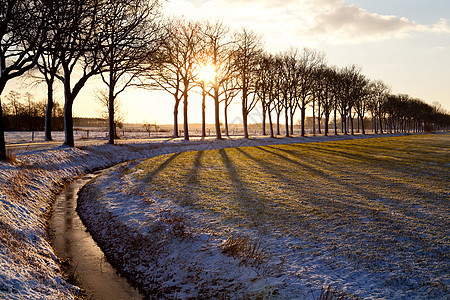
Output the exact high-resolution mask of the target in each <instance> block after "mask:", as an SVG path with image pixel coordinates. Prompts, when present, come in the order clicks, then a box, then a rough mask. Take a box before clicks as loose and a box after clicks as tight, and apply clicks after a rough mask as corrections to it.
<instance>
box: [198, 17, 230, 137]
mask: <svg viewBox="0 0 450 300" xmlns="http://www.w3.org/2000/svg"><path fill="white" fill-rule="evenodd" d="M203 35H204V37H205V41H204V42H205V49H204V50H205V54H206V57H207V58H208V60H210V62H211V64H212V66H213V68H214V78H213V81H212V82H211V84H212V90H211V91H210V92H208V94H209V95H210V96H211V97H212V98H213V99H214V123H215V127H216V138H217V139H221V138H222V136H221V129H220V115H219V114H220V108H219V104H220V102H222V101H225V127H226V128H225V131H226V135H227V136H228V121H227V120H228V116H227V108H228V105H229V103H230V102H231V100H232V99H233V98H234V96H233V91H232V86H233V84H232V83H233V82H234V81H233V78H232V77H233V76H234V75H233V73H234V72H235V69H234V68H233V66H234V65H233V64H231V63H230V62H231V56H232V55H233V50H234V49H233V47H234V45H235V42H234V41H233V40H232V39H231V37H230V35H229V28H228V27H227V26H224V25H223V23H222V22H216V23H211V22H207V23H206V26H205V27H204V30H203ZM211 92H212V94H211ZM221 96H225V99H222V100H221V99H220V97H221Z"/></svg>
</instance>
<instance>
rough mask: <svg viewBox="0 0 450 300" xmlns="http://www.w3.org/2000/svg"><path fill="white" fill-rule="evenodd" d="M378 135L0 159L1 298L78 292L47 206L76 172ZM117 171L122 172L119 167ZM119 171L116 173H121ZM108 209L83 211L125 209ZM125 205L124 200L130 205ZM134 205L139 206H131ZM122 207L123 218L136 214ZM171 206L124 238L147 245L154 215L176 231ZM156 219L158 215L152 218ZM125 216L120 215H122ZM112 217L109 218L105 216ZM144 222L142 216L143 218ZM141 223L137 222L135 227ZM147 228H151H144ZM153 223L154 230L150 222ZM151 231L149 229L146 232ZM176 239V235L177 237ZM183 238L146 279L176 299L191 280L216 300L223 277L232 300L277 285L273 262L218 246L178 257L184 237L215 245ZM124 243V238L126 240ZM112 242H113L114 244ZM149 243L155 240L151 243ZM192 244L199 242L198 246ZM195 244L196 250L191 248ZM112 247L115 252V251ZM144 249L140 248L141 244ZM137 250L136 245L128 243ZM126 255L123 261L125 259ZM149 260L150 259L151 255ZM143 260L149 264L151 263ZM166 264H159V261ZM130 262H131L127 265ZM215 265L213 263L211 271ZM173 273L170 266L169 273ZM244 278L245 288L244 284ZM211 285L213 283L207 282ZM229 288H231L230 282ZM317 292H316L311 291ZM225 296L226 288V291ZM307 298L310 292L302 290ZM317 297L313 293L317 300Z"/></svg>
mask: <svg viewBox="0 0 450 300" xmlns="http://www.w3.org/2000/svg"><path fill="white" fill-rule="evenodd" d="M367 137H376V135H368V136H330V137H308V138H301V137H295V138H281V139H270V138H256V139H253V140H244V139H230V140H221V141H215V140H206V141H190V142H185V141H181V140H165V141H164V142H157V141H153V142H151V143H148V142H146V143H128V144H122V145H119V146H111V145H106V144H105V145H93V146H85V147H82V149H79V148H67V147H56V148H52V149H48V150H38V151H29V152H23V153H18V154H17V156H16V159H17V162H15V163H12V164H11V163H5V162H0V295H1V297H2V298H11V299H23V298H32V299H44V298H45V299H72V298H74V297H76V294H77V292H78V288H77V287H74V286H72V285H70V284H68V283H67V282H66V281H65V279H64V278H63V275H62V274H61V271H60V268H59V267H58V258H57V257H56V256H55V254H54V251H53V250H52V248H51V246H50V245H49V243H48V237H47V232H46V226H47V220H48V216H49V213H50V212H51V205H52V202H53V199H54V196H55V194H56V193H58V191H60V190H61V189H62V188H63V186H64V185H65V184H66V183H67V182H69V181H72V180H74V179H75V178H77V177H79V176H80V175H82V174H85V173H88V172H91V171H93V170H95V169H102V168H107V167H110V166H114V165H117V164H119V163H121V162H125V161H129V160H133V159H139V158H146V157H153V156H157V155H161V154H166V153H175V152H182V151H194V150H208V149H219V148H227V147H240V146H257V145H271V144H287V143H302V142H315V141H325V140H337V139H350V138H352V139H355V138H367ZM119 168H120V167H119ZM119 173H120V172H119ZM140 196H141V195H132V197H140ZM106 204H108V205H112V206H113V207H109V208H108V209H106V208H105V209H100V210H99V206H92V207H88V208H87V209H88V213H89V214H96V215H97V216H98V218H97V220H100V221H102V220H103V221H104V220H105V218H106V217H107V214H109V213H110V212H111V211H112V210H115V213H118V214H120V215H121V214H122V212H124V207H121V206H120V205H123V204H120V203H119V204H117V206H114V205H113V204H112V202H107V203H106ZM129 204H130V203H127V205H129ZM135 205H137V206H139V205H142V204H139V202H137V203H136V204H135ZM136 208H137V210H131V209H130V208H129V207H127V208H126V211H127V213H132V212H138V211H139V209H138V208H139V207H136ZM163 208H166V210H165V211H166V213H165V214H162V215H161V209H163ZM177 209H178V208H177V207H173V206H172V204H171V203H170V202H165V203H162V207H160V208H159V209H158V212H151V211H150V212H148V214H149V215H136V216H133V217H136V220H137V222H136V223H134V224H132V225H129V224H127V226H128V227H127V228H131V229H132V230H129V231H128V232H127V234H128V235H129V238H133V237H134V238H135V243H136V244H139V242H142V243H148V240H145V239H140V235H141V230H143V231H142V232H146V230H147V231H148V230H149V227H147V225H148V224H149V223H148V222H147V223H146V222H145V221H144V219H145V218H157V219H159V220H160V221H161V222H162V224H161V226H163V227H164V226H166V227H167V225H170V226H172V227H170V226H169V227H167V228H168V229H167V230H172V231H173V229H174V228H173V227H174V226H175V229H176V230H181V229H180V228H178V229H177V227H176V226H177V224H178V225H179V223H177V215H176V211H177ZM158 214H159V215H158ZM125 216H127V215H126V214H124V217H125ZM109 217H111V216H109ZM142 218H144V219H142ZM110 220H112V221H111V222H110V224H109V225H108V226H112V227H113V228H116V229H117V230H118V232H124V229H123V228H120V226H123V223H122V222H121V221H120V219H119V220H114V218H112V219H111V218H110ZM141 221H142V222H141ZM149 226H150V225H149ZM151 226H154V225H151ZM150 229H151V228H150ZM96 234H97V235H98V236H101V235H105V232H102V231H99V232H96V233H93V235H94V237H95V235H96ZM160 234H169V232H164V230H163V231H160ZM180 234H181V233H180ZM183 234H186V238H185V239H184V240H183V241H182V242H181V243H180V242H178V240H177V239H174V240H173V241H171V242H170V243H167V244H165V245H163V247H161V248H160V250H161V251H165V253H166V254H167V253H170V255H169V256H167V255H163V257H164V258H165V259H166V261H165V262H167V259H169V260H172V261H179V260H180V261H181V262H183V263H181V264H179V263H178V264H173V263H172V264H168V265H167V268H164V265H162V266H161V270H165V272H162V273H160V274H156V275H154V276H155V277H154V278H146V279H145V280H148V281H152V280H153V281H156V280H158V279H159V280H160V279H164V280H166V279H167V280H172V283H170V281H168V284H167V288H168V289H171V288H173V286H174V283H176V284H178V283H180V284H182V286H180V287H179V288H178V290H176V294H177V293H179V294H177V295H179V296H180V297H182V296H183V295H188V294H189V293H190V289H192V282H193V281H195V280H200V281H202V280H204V281H205V286H204V287H205V293H207V292H211V294H215V295H220V294H221V291H222V289H226V288H227V283H226V280H229V279H230V278H237V280H238V281H240V282H242V283H243V286H241V287H242V289H240V288H239V286H238V285H236V286H235V287H236V288H237V289H236V296H240V295H241V296H242V295H244V294H242V293H247V295H254V296H258V293H262V294H264V295H270V293H271V292H272V291H273V290H274V289H276V288H277V285H281V281H279V280H278V279H277V278H276V276H278V275H277V274H276V264H275V265H272V266H271V267H270V268H266V269H265V270H261V269H259V268H258V267H248V266H245V265H242V264H240V263H239V261H238V260H237V261H236V260H233V259H231V258H229V257H228V256H224V255H223V254H222V253H219V252H218V251H216V250H215V249H217V247H214V246H217V245H214V244H211V245H209V247H206V248H204V249H197V250H201V251H197V252H195V253H194V252H192V253H190V254H189V255H185V254H183V253H182V252H181V251H182V250H183V248H184V249H189V251H191V250H192V248H190V247H192V243H191V242H189V240H190V239H199V240H201V241H203V242H206V241H207V240H210V241H211V242H212V243H219V242H223V241H218V240H215V241H214V239H210V237H209V236H207V235H205V234H204V233H196V232H185V233H183ZM107 235H108V236H110V242H111V243H112V244H114V243H119V241H120V239H121V238H123V237H120V236H114V235H113V234H111V232H108V234H107ZM125 238H128V237H125ZM116 239H117V240H116ZM151 242H155V241H154V240H152V241H151ZM129 244H131V243H129ZM129 244H128V245H123V244H122V243H120V244H119V245H123V247H124V249H123V251H124V252H122V254H123V257H122V259H127V258H129V260H130V261H131V260H133V259H137V258H133V257H129V255H130V254H129V253H128V254H127V253H126V250H127V247H131V248H132V246H133V245H129ZM145 245H147V246H149V251H150V250H152V249H154V247H157V246H158V245H157V244H156V243H153V244H152V243H151V244H150V245H149V244H145ZM196 245H197V246H198V245H200V244H196ZM196 245H194V247H195V246H196ZM117 246H118V245H116V248H115V250H117ZM140 246H142V245H140ZM134 247H136V245H134ZM201 252H208V253H209V254H208V257H209V258H210V259H209V260H208V261H202V267H201V268H199V267H198V266H197V264H198V263H199V260H195V259H200V258H204V257H205V256H204V255H203V256H195V255H197V254H198V253H201ZM127 255H128V256H127ZM152 259H156V262H158V261H157V257H156V258H155V257H154V256H153V257H152ZM218 261H219V262H220V263H223V264H222V265H220V267H221V269H222V270H223V271H224V272H226V273H227V274H228V275H227V276H222V275H220V274H218V273H216V271H215V270H214V269H213V267H214V266H216V263H217V262H218ZM148 262H155V260H153V261H152V260H149V261H148ZM165 262H164V261H160V262H158V263H161V264H164V263H165ZM134 266H136V264H131V263H130V268H131V267H133V268H134ZM216 267H217V266H216ZM171 268H172V269H171ZM144 269H145V266H144V265H141V270H139V269H133V270H127V269H125V272H127V271H130V272H141V274H142V275H146V273H145V270H144ZM179 270H190V271H189V272H187V273H186V274H197V276H198V277H197V278H182V276H179V277H176V278H173V277H171V274H173V273H174V272H175V271H179ZM192 270H197V271H198V272H197V271H196V272H192ZM263 271H264V272H265V276H260V275H261V274H260V273H259V272H263ZM248 280H250V283H247V282H248ZM212 282H215V284H212ZM230 285H231V284H230ZM314 288H315V287H314ZM227 292H229V291H227ZM304 293H305V294H308V293H309V291H304ZM316 296H317V295H316Z"/></svg>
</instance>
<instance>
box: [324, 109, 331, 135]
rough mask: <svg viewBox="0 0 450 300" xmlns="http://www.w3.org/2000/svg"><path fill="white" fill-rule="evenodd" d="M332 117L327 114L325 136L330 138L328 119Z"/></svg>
mask: <svg viewBox="0 0 450 300" xmlns="http://www.w3.org/2000/svg"><path fill="white" fill-rule="evenodd" d="M329 117H330V115H329V114H328V113H325V136H328V119H329Z"/></svg>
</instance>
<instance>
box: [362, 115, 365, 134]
mask: <svg viewBox="0 0 450 300" xmlns="http://www.w3.org/2000/svg"><path fill="white" fill-rule="evenodd" d="M361 132H362V134H366V129H365V128H364V115H361Z"/></svg>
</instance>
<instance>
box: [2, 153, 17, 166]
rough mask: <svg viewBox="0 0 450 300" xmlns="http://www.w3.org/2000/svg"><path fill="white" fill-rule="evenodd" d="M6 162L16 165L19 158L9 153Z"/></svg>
mask: <svg viewBox="0 0 450 300" xmlns="http://www.w3.org/2000/svg"><path fill="white" fill-rule="evenodd" d="M5 162H7V163H10V164H16V163H17V162H18V161H17V157H16V156H15V155H14V154H12V153H7V154H6V159H5Z"/></svg>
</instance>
